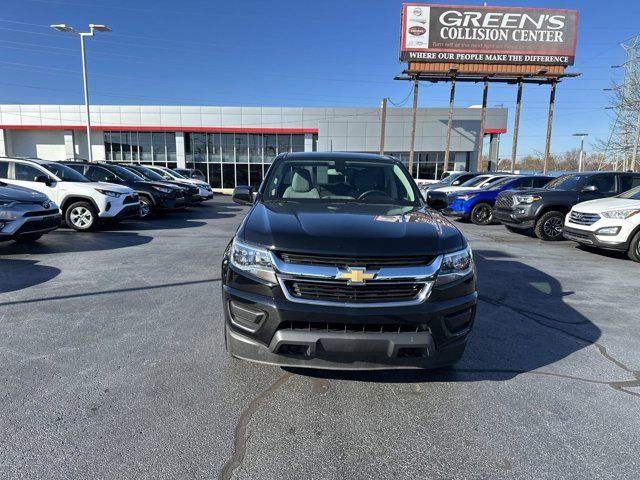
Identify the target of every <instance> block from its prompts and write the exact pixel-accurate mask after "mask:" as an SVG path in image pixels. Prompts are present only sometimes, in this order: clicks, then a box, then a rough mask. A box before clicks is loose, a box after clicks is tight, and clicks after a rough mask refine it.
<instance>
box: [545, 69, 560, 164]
mask: <svg viewBox="0 0 640 480" xmlns="http://www.w3.org/2000/svg"><path fill="white" fill-rule="evenodd" d="M557 83H558V81H557V80H556V79H553V80H552V81H551V93H550V94H549V115H548V117H547V137H546V141H545V144H544V166H543V167H542V174H543V175H546V174H547V173H548V172H549V157H550V155H551V129H552V127H553V107H554V106H555V103H556V84H557Z"/></svg>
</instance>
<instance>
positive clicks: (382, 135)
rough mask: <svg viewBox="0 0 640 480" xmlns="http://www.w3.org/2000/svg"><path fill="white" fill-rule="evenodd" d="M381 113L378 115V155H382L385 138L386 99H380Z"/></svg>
mask: <svg viewBox="0 0 640 480" xmlns="http://www.w3.org/2000/svg"><path fill="white" fill-rule="evenodd" d="M381 109H382V112H381V113H380V115H381V117H382V118H381V119H380V155H384V136H385V133H384V131H385V128H386V126H387V99H386V97H385V98H383V99H382V106H381Z"/></svg>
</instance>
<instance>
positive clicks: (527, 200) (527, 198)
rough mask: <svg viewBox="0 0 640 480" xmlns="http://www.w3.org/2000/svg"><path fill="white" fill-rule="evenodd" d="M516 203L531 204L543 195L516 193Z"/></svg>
mask: <svg viewBox="0 0 640 480" xmlns="http://www.w3.org/2000/svg"><path fill="white" fill-rule="evenodd" d="M515 199H516V203H519V204H522V205H531V204H532V203H535V202H539V201H540V200H542V197H541V196H539V195H516V196H515Z"/></svg>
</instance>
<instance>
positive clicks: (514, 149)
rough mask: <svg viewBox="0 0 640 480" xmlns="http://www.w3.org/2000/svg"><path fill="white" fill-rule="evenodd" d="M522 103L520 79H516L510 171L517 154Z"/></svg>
mask: <svg viewBox="0 0 640 480" xmlns="http://www.w3.org/2000/svg"><path fill="white" fill-rule="evenodd" d="M521 104H522V79H521V78H520V79H518V95H517V96H516V113H515V117H514V119H513V143H512V144H511V173H513V172H514V171H515V169H516V157H517V156H518V131H519V130H520V105H521Z"/></svg>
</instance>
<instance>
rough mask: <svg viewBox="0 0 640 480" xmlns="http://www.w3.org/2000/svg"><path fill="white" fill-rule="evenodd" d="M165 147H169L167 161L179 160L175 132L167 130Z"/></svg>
mask: <svg viewBox="0 0 640 480" xmlns="http://www.w3.org/2000/svg"><path fill="white" fill-rule="evenodd" d="M164 139H165V147H166V149H167V161H168V162H177V161H178V156H177V155H176V134H175V132H165V134H164Z"/></svg>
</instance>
